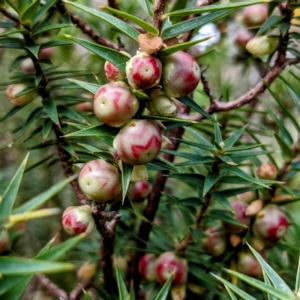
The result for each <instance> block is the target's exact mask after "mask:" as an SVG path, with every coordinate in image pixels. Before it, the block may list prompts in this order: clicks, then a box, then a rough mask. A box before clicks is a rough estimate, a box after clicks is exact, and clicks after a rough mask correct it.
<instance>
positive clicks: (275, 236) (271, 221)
mask: <svg viewBox="0 0 300 300" xmlns="http://www.w3.org/2000/svg"><path fill="white" fill-rule="evenodd" d="M288 226H289V222H288V219H287V217H286V215H285V213H284V212H283V211H282V209H281V208H279V207H278V206H276V205H275V204H270V205H267V206H266V207H264V208H263V209H262V210H261V211H259V213H258V214H257V215H256V219H255V221H254V223H253V226H252V229H253V233H254V236H256V237H258V238H261V239H265V240H267V241H271V242H276V241H278V240H279V239H280V238H281V237H282V236H283V235H284V234H285V232H286V231H287V229H288Z"/></svg>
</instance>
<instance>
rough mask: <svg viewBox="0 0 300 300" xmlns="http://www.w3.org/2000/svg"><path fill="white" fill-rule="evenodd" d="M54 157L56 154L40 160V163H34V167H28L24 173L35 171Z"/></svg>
mask: <svg viewBox="0 0 300 300" xmlns="http://www.w3.org/2000/svg"><path fill="white" fill-rule="evenodd" d="M53 155H54V154H50V155H48V156H46V157H44V158H43V159H41V160H39V161H38V162H36V163H34V164H33V165H31V166H29V167H27V168H26V170H25V172H24V173H27V172H29V171H30V170H32V169H35V168H36V167H38V166H39V165H41V164H43V163H44V162H46V161H47V160H49V159H50V158H52V157H53Z"/></svg>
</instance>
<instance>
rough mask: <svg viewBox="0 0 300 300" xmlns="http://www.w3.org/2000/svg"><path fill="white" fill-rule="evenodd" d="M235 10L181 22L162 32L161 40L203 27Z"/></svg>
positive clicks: (226, 10)
mask: <svg viewBox="0 0 300 300" xmlns="http://www.w3.org/2000/svg"><path fill="white" fill-rule="evenodd" d="M226 5H227V4H226ZM234 11H235V9H224V10H222V11H217V12H213V13H210V14H207V15H204V16H200V17H197V18H194V19H191V20H187V21H183V22H180V23H178V24H175V25H173V26H170V27H168V28H166V29H165V30H163V32H162V37H163V39H169V38H172V37H174V36H177V35H179V34H182V33H184V32H187V31H189V30H192V29H195V28H196V27H199V26H203V25H205V24H207V23H211V22H216V21H219V20H221V19H222V18H225V17H226V16H228V15H230V14H231V13H233V12H234Z"/></svg>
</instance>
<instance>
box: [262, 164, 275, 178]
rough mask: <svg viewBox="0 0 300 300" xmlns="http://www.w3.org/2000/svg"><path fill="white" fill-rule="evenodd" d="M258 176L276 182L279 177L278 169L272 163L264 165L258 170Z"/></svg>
mask: <svg viewBox="0 0 300 300" xmlns="http://www.w3.org/2000/svg"><path fill="white" fill-rule="evenodd" d="M257 176H258V177H259V178H260V179H268V180H274V179H276V177H277V170H276V167H275V166H274V165H273V164H271V163H263V164H262V165H260V166H259V167H258V169H257Z"/></svg>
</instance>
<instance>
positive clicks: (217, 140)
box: [214, 123, 223, 145]
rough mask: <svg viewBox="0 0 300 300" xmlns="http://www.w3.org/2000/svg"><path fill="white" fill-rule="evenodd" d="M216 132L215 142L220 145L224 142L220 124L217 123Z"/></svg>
mask: <svg viewBox="0 0 300 300" xmlns="http://www.w3.org/2000/svg"><path fill="white" fill-rule="evenodd" d="M214 132H215V142H216V144H218V145H219V144H220V143H221V142H222V140H223V139H222V133H221V130H220V126H219V124H216V123H215V124H214Z"/></svg>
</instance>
